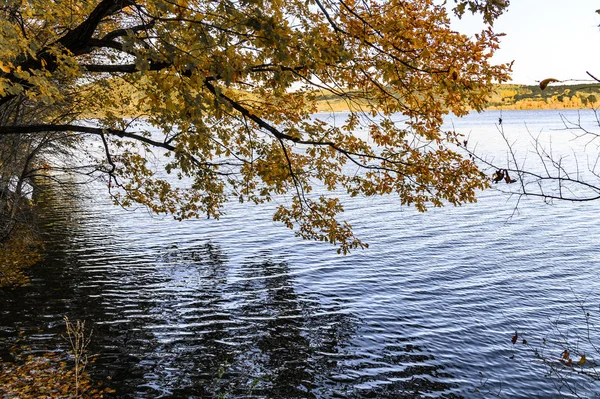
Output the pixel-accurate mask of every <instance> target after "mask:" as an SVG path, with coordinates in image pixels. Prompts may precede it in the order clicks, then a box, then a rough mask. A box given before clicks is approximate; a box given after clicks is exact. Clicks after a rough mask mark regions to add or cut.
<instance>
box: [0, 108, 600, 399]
mask: <svg viewBox="0 0 600 399" xmlns="http://www.w3.org/2000/svg"><path fill="white" fill-rule="evenodd" d="M527 115H530V117H529V119H528V120H526V122H527V129H529V130H531V131H534V132H535V131H536V129H541V126H548V124H549V120H550V117H551V114H550V113H548V112H541V113H540V112H533V113H518V112H512V113H510V112H504V113H503V114H502V117H503V120H504V122H503V125H505V129H506V131H507V132H509V133H510V134H513V135H515V136H519V137H528V136H527V132H526V131H525V132H523V131H520V130H518V129H519V127H518V126H520V125H521V124H522V121H523V119H524V118H527ZM486 118H487V119H486ZM497 119H498V114H497V113H496V114H494V113H491V114H484V115H483V116H481V117H478V118H474V119H473V118H472V119H468V118H467V120H465V121H463V122H461V123H463V129H464V130H463V132H465V133H468V132H469V130H470V129H473V134H472V135H471V137H470V138H469V142H474V141H475V140H476V137H475V136H476V134H475V133H477V134H478V135H480V136H481V140H480V142H481V147H480V148H481V149H482V151H483V150H485V151H493V150H494V148H496V147H495V146H500V147H498V148H500V151H499V152H498V154H496V155H497V157H499V158H498V159H500V158H501V157H505V153H504V152H502V151H503V150H502V148H501V146H502V145H503V144H502V140H501V138H500V139H499V138H498V136H497V131H496V130H495V128H494V126H493V123H494V122H495V121H497ZM559 120H560V119H559ZM490 123H491V125H490ZM455 127H456V129H457V130H460V128H461V126H460V124H459V123H458V121H457V123H456V125H455ZM552 134H554V133H549V136H550V135H552ZM552 138H554V136H552ZM558 138H560V139H561V140H562V141H560V140H559V141H558V142H560V143H562V142H564V141H566V140H565V138H564V137H562V136H560V137H558ZM553 142H555V141H554V140H553ZM498 143H499V144H498ZM557 150H565V149H564V148H563V147H560V148H558V147H557ZM565 151H566V150H565ZM520 154H521V153H520ZM89 190H90V191H89V192H85V194H86V198H80V199H74V198H71V197H68V196H64V195H62V194H61V193H60V192H55V193H49V195H48V198H47V199H46V208H45V209H46V212H45V213H44V215H43V220H42V224H43V232H44V234H45V237H46V241H47V243H48V244H47V257H46V259H45V260H44V261H43V262H42V263H40V264H39V265H38V266H37V267H35V268H34V269H33V270H32V272H31V273H32V276H33V284H32V285H31V286H29V287H23V288H18V289H16V290H2V291H0V303H1V306H0V356H2V357H3V358H6V357H7V356H8V353H7V352H8V348H9V346H10V345H12V344H13V343H25V344H27V345H28V346H30V347H32V349H33V350H47V349H56V348H63V349H64V348H66V342H65V341H64V340H63V339H61V338H60V336H59V335H60V334H61V333H62V332H63V331H64V327H63V323H62V317H63V316H64V315H67V316H69V318H70V319H71V320H76V319H85V320H87V321H88V325H89V324H93V327H94V332H93V337H92V346H91V348H90V349H91V351H92V352H93V353H98V354H100V357H99V359H98V361H97V363H96V364H95V365H94V367H93V372H94V373H95V377H97V378H98V379H99V380H103V381H108V382H109V384H110V385H112V386H113V387H114V388H116V389H117V393H116V394H115V395H114V397H116V398H217V397H219V395H227V397H231V398H250V397H252V398H351V399H358V398H430V397H434V398H435V397H442V398H457V397H465V398H479V397H489V395H488V396H485V395H482V396H479V395H477V394H476V393H475V388H476V387H477V386H479V385H480V384H481V382H482V381H484V382H485V389H486V391H487V390H489V392H491V393H492V394H497V393H501V395H500V396H501V397H503V398H515V399H516V398H519V399H520V398H530V397H532V398H533V397H543V398H560V397H561V396H560V395H559V394H558V393H557V389H556V387H555V386H554V384H553V383H552V381H551V380H549V379H547V378H545V372H546V369H545V368H544V367H543V365H541V364H540V363H539V362H534V361H532V356H530V355H528V354H527V353H526V352H525V351H523V350H521V349H519V348H518V347H517V346H515V347H513V346H512V344H511V341H510V339H511V337H512V336H513V335H514V332H515V330H518V331H519V333H520V334H524V336H526V337H527V338H528V340H529V342H530V343H532V344H535V343H536V342H538V345H541V342H542V341H541V340H542V337H543V336H545V335H546V334H548V332H549V331H550V329H551V323H550V322H549V321H550V320H553V319H555V318H557V317H558V316H560V315H562V317H563V319H564V320H565V324H564V326H565V328H578V327H581V325H578V324H577V323H578V319H577V316H578V314H579V313H578V312H579V311H580V310H579V309H578V307H577V304H576V302H575V295H579V296H580V297H585V298H586V301H587V303H588V304H590V306H591V308H592V309H596V307H597V303H600V278H599V277H600V268H599V266H598V265H599V264H600V263H599V260H600V252H599V251H598V245H597V244H598V242H597V237H598V236H600V225H599V224H598V223H596V220H595V218H596V215H597V214H598V212H600V202H594V203H589V204H564V203H561V204H557V205H556V206H552V207H549V206H546V205H544V204H543V203H540V202H539V201H527V200H525V199H524V200H522V201H521V203H520V210H519V212H516V213H514V203H510V202H508V203H507V202H506V197H504V196H502V195H501V194H499V193H497V192H494V191H487V192H485V193H482V194H481V195H480V197H479V202H478V203H477V204H472V205H469V206H465V207H458V208H444V209H435V210H432V211H430V212H428V213H427V214H418V213H416V212H414V210H411V209H406V208H398V204H397V201H396V200H395V199H394V198H391V197H386V198H369V199H368V200H367V199H361V198H356V199H355V200H354V201H352V202H350V203H349V204H348V207H347V215H346V216H347V217H348V220H349V222H350V223H351V224H352V225H353V226H354V227H355V229H356V233H357V234H358V235H359V236H360V237H361V238H363V239H364V240H365V241H366V242H369V243H370V244H371V246H370V248H369V249H368V250H365V251H357V252H356V253H353V254H352V255H350V256H347V257H342V256H338V255H336V254H335V251H334V250H332V248H330V247H329V246H327V245H323V244H321V243H307V242H302V241H299V240H298V239H297V238H295V237H294V236H293V234H291V233H290V232H289V231H288V230H287V229H285V228H284V227H282V226H279V225H275V224H274V223H273V222H272V219H271V215H272V208H270V207H269V206H257V207H250V208H249V207H246V206H243V205H239V204H230V205H229V209H228V214H227V215H226V216H225V217H224V218H223V219H222V220H220V221H218V222H214V221H206V220H194V221H187V222H184V223H178V222H175V221H173V220H170V219H165V218H153V217H152V216H150V215H149V214H147V213H146V212H145V211H143V210H138V211H137V212H127V211H124V210H122V209H119V208H115V207H114V206H113V205H112V204H111V203H110V202H109V201H107V200H106V193H105V191H104V189H103V188H102V187H96V186H92V187H90V188H89ZM513 213H514V214H513ZM511 215H512V217H511ZM573 305H575V306H573ZM592 317H596V315H595V313H594V312H592ZM549 353H550V352H549ZM551 355H552V353H551ZM555 355H556V356H560V351H558V353H557V354H555ZM588 358H589V357H588ZM576 388H577V390H578V392H579V394H580V396H582V397H586V398H588V397H589V398H593V397H594V395H595V393H596V392H600V387H599V386H598V385H594V384H593V383H591V382H589V381H585V380H584V381H577V384H576ZM566 397H569V395H568V394H567V395H566ZM571 397H573V396H571Z"/></svg>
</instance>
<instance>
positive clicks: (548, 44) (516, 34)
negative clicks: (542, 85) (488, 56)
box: [448, 0, 600, 84]
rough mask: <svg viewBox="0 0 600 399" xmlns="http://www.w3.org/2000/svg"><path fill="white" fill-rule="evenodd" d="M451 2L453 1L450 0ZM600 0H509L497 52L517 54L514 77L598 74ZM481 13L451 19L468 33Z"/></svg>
mask: <svg viewBox="0 0 600 399" xmlns="http://www.w3.org/2000/svg"><path fill="white" fill-rule="evenodd" d="M448 3H450V2H448ZM598 9H600V0H570V1H567V0H511V4H510V6H509V9H508V11H507V12H506V13H505V14H503V15H502V16H501V17H500V18H499V19H498V20H497V21H496V22H495V23H494V29H495V31H496V32H503V33H505V34H506V36H504V37H503V38H502V41H501V43H500V50H498V51H497V52H496V54H495V56H494V58H493V61H494V62H497V63H504V62H510V61H513V60H514V65H513V74H512V79H513V80H512V83H519V84H537V83H539V81H541V80H544V79H546V78H555V79H559V80H564V81H565V83H576V82H578V81H580V80H583V81H590V82H591V78H590V77H589V76H588V75H587V74H586V71H589V72H590V73H592V74H593V75H594V76H596V77H598V78H600V27H599V25H600V15H599V14H597V13H596V10H598ZM480 21H481V17H480V16H475V17H473V16H466V15H465V17H463V19H462V20H460V21H458V20H457V19H454V20H453V27H454V28H455V29H456V30H458V31H460V32H464V33H467V34H472V33H474V32H476V31H478V29H479V30H481V26H482V25H481V23H480Z"/></svg>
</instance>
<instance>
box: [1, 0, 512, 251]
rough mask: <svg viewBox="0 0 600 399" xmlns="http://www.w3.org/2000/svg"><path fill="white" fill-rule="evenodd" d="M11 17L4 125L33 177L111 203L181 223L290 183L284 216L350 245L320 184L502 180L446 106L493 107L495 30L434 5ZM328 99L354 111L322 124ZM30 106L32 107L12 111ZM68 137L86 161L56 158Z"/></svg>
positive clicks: (123, 10)
mask: <svg viewBox="0 0 600 399" xmlns="http://www.w3.org/2000/svg"><path fill="white" fill-rule="evenodd" d="M507 5H508V2H507V1H496V0H489V1H457V2H456V12H457V13H459V14H462V13H464V12H465V11H466V10H470V11H473V12H478V13H481V14H482V15H483V18H484V19H485V21H487V23H488V24H491V23H492V21H493V20H494V18H496V17H497V16H498V15H499V13H500V12H502V10H503V9H504V8H505V7H506V6H507ZM0 19H1V24H0V112H3V113H4V114H5V115H8V117H6V118H3V119H2V120H1V121H0V137H1V138H2V140H3V142H4V143H8V142H12V141H14V140H17V141H19V140H25V141H29V143H27V144H26V145H25V150H24V152H21V150H16V151H17V153H18V155H19V156H18V157H17V158H19V159H20V158H23V157H25V163H27V158H28V156H27V154H29V155H33V156H32V159H31V160H30V161H29V163H27V165H28V167H27V173H26V175H30V174H31V173H34V172H35V171H39V170H40V169H44V172H45V173H36V176H37V177H38V178H44V177H45V176H46V177H47V178H56V174H53V173H52V171H53V170H54V169H56V168H59V167H63V168H67V167H69V168H71V169H72V170H77V171H78V172H80V173H85V174H86V175H90V176H91V175H103V176H105V179H106V182H107V185H108V188H109V191H110V195H111V196H112V198H113V199H114V200H115V202H117V203H119V204H121V205H124V206H129V205H132V204H134V203H140V204H144V205H146V206H148V207H149V208H150V209H152V210H153V211H154V212H158V213H172V214H173V215H174V216H175V217H176V218H178V219H184V218H189V217H195V216H199V215H202V214H204V215H207V216H209V217H214V218H218V217H219V216H220V215H221V213H222V205H223V203H224V202H225V201H226V200H228V199H230V198H235V199H237V200H239V201H241V202H252V203H263V202H267V201H270V200H271V199H273V197H274V196H280V195H286V197H287V198H288V202H287V203H286V204H284V205H281V206H279V207H278V208H277V210H276V212H275V215H274V219H275V220H278V221H281V222H283V223H284V224H285V225H287V226H288V227H290V228H294V229H295V230H296V234H297V235H299V236H301V237H303V238H306V239H315V240H323V241H329V242H331V243H334V244H337V245H339V249H340V251H342V252H346V251H348V250H350V249H351V248H356V247H361V246H363V243H362V242H361V241H360V240H359V239H358V238H356V237H355V236H354V235H353V233H352V231H351V228H350V226H349V225H348V224H347V223H345V222H343V221H338V220H336V217H337V216H338V214H339V213H340V212H342V211H343V206H342V203H341V201H340V199H339V198H338V197H337V196H336V195H333V194H331V195H329V194H327V193H325V192H320V191H319V190H315V186H319V187H321V186H322V187H324V189H326V190H328V191H333V190H339V189H341V190H343V191H345V192H346V193H348V194H349V195H350V196H356V195H365V196H372V195H380V194H390V193H395V194H396V195H398V197H399V200H400V203H402V204H410V205H414V206H416V207H417V209H419V210H421V211H423V210H425V209H426V208H427V207H428V206H441V205H442V204H444V203H450V204H462V203H465V202H472V201H475V193H476V190H477V189H482V188H485V187H487V185H488V179H487V177H486V176H485V175H483V174H482V173H481V172H480V170H479V169H478V167H477V166H476V165H475V163H474V162H472V161H471V160H470V159H468V158H467V159H465V158H463V156H462V155H460V154H459V153H458V152H457V151H455V148H456V145H457V144H460V143H462V140H460V138H459V137H457V135H456V134H454V133H452V132H444V131H442V130H441V125H442V118H443V116H444V115H445V114H447V113H448V112H453V113H454V114H456V115H459V116H460V115H465V114H466V113H467V112H468V111H469V110H471V109H475V110H482V109H483V107H484V106H485V104H486V101H487V99H488V97H489V96H490V95H491V93H492V92H493V90H494V86H493V83H497V82H503V81H505V80H507V78H508V72H509V66H508V65H498V66H495V65H492V64H491V63H490V57H491V56H492V55H493V52H494V50H496V49H497V47H498V37H497V35H496V34H495V33H494V32H493V31H492V30H491V28H489V27H488V28H486V29H485V30H483V31H482V32H481V33H479V34H478V35H476V36H475V37H474V38H469V37H467V36H465V35H462V34H459V33H457V32H455V31H453V30H452V29H451V27H450V26H449V19H448V15H447V11H446V8H445V7H443V6H441V5H435V4H434V1H433V0H411V1H399V0H389V1H384V2H381V1H348V0H335V1H333V0H312V1H310V2H306V1H301V0H285V1H284V0H273V1H264V0H239V1H232V0H220V1H207V0H173V1H165V0H139V1H138V0H136V1H134V0H102V1H92V0H85V1H79V2H71V1H64V0H54V1H51V2H48V1H40V0H26V1H22V0H18V1H17V0H7V1H5V2H4V5H3V6H1V7H0ZM319 95H332V96H334V98H335V99H337V100H342V101H344V102H346V103H347V105H348V107H349V108H350V110H351V112H349V113H348V114H347V115H345V116H344V121H342V122H337V123H336V124H335V125H329V124H327V123H325V122H323V121H321V120H319V119H315V118H314V117H313V114H314V112H315V110H316V103H317V98H318V96H319ZM19 104H24V106H25V107H26V109H27V111H28V113H29V115H30V116H31V117H30V118H26V119H20V118H11V117H10V116H11V115H13V112H16V113H15V114H14V115H17V114H18V112H17V111H13V110H16V109H17V108H19V107H20V105H19ZM395 113H400V114H402V115H403V116H404V118H405V122H404V123H400V124H399V123H396V120H397V117H395V116H393V115H394V114H395ZM136 121H144V123H145V124H146V125H144V124H142V125H136ZM144 126H151V127H152V128H151V129H148V128H145V127H144ZM361 131H365V132H368V139H367V138H365V137H364V136H362V137H361V136H360V134H357V132H361ZM87 137H94V138H95V139H93V140H92V142H93V143H96V144H98V145H99V146H100V148H101V150H100V151H96V150H92V149H90V150H86V149H85V147H84V146H83V144H82V142H80V141H78V140H83V139H84V138H87ZM94 140H95V141H94ZM87 142H90V139H87ZM40 143H41V147H39V146H38V144H40ZM57 143H58V144H60V148H62V149H64V148H73V145H74V144H76V145H77V149H78V151H77V152H75V153H74V155H77V154H79V155H81V154H83V155H85V156H86V157H88V158H89V159H87V160H86V162H83V161H78V163H75V164H73V163H69V162H65V160H64V159H63V160H62V161H60V162H59V161H58V160H57V159H55V157H54V156H53V155H50V153H53V151H54V150H53V149H52V148H53V147H52V146H53V145H54V144H57ZM37 148H39V149H37ZM42 150H43V151H42ZM149 152H153V153H154V154H155V155H157V156H162V157H163V158H164V160H165V161H164V170H166V172H168V173H172V174H173V175H174V176H175V178H170V179H169V178H165V177H163V176H162V175H161V173H160V171H159V170H158V169H156V168H154V167H153V166H152V164H151V163H149V161H148V156H147V154H148V153H149ZM74 155H73V156H72V157H69V159H68V160H67V161H70V160H73V159H76V158H77V157H75V156H74ZM7 159H8V160H6V161H3V163H2V164H1V165H0V168H1V169H2V172H1V173H0V175H2V176H3V183H2V184H3V187H4V191H5V192H10V194H9V195H12V194H19V193H18V192H17V191H18V190H17V188H16V186H14V184H13V185H12V186H11V184H8V183H7V182H11V181H12V182H14V181H15V176H19V170H22V168H20V167H16V168H15V165H16V164H15V163H14V162H13V160H14V159H15V157H13V156H12V155H9V156H8V158H7ZM34 161H35V162H34ZM21 164H23V161H21ZM46 172H47V173H46ZM17 179H18V178H17ZM177 179H180V180H181V181H180V182H179V183H177V184H176V183H175V181H176V180H177ZM7 187H8V191H7ZM313 191H319V192H318V193H317V194H314V193H313ZM4 202H6V200H5V201H4ZM2 206H4V207H6V204H4V205H2Z"/></svg>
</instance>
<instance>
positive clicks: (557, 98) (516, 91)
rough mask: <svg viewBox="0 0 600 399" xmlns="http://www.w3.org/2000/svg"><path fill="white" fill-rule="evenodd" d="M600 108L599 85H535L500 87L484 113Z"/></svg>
mask: <svg viewBox="0 0 600 399" xmlns="http://www.w3.org/2000/svg"><path fill="white" fill-rule="evenodd" d="M323 97H324V98H323V100H320V101H319V102H318V103H317V110H318V112H348V111H350V107H348V104H347V103H346V102H345V101H342V100H340V99H338V98H325V96H323ZM596 108H600V84H579V85H550V86H547V87H546V88H545V89H544V90H542V89H541V88H540V87H539V86H537V85H530V86H528V85H516V84H502V85H498V86H497V88H496V94H494V95H492V97H491V98H490V100H489V102H488V106H487V107H485V108H484V109H485V110H492V111H493V110H503V111H518V110H548V111H550V110H561V109H596Z"/></svg>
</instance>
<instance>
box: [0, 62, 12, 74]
mask: <svg viewBox="0 0 600 399" xmlns="http://www.w3.org/2000/svg"><path fill="white" fill-rule="evenodd" d="M0 69H1V70H2V71H3V72H6V73H10V66H9V65H7V64H5V63H3V62H2V61H0Z"/></svg>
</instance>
